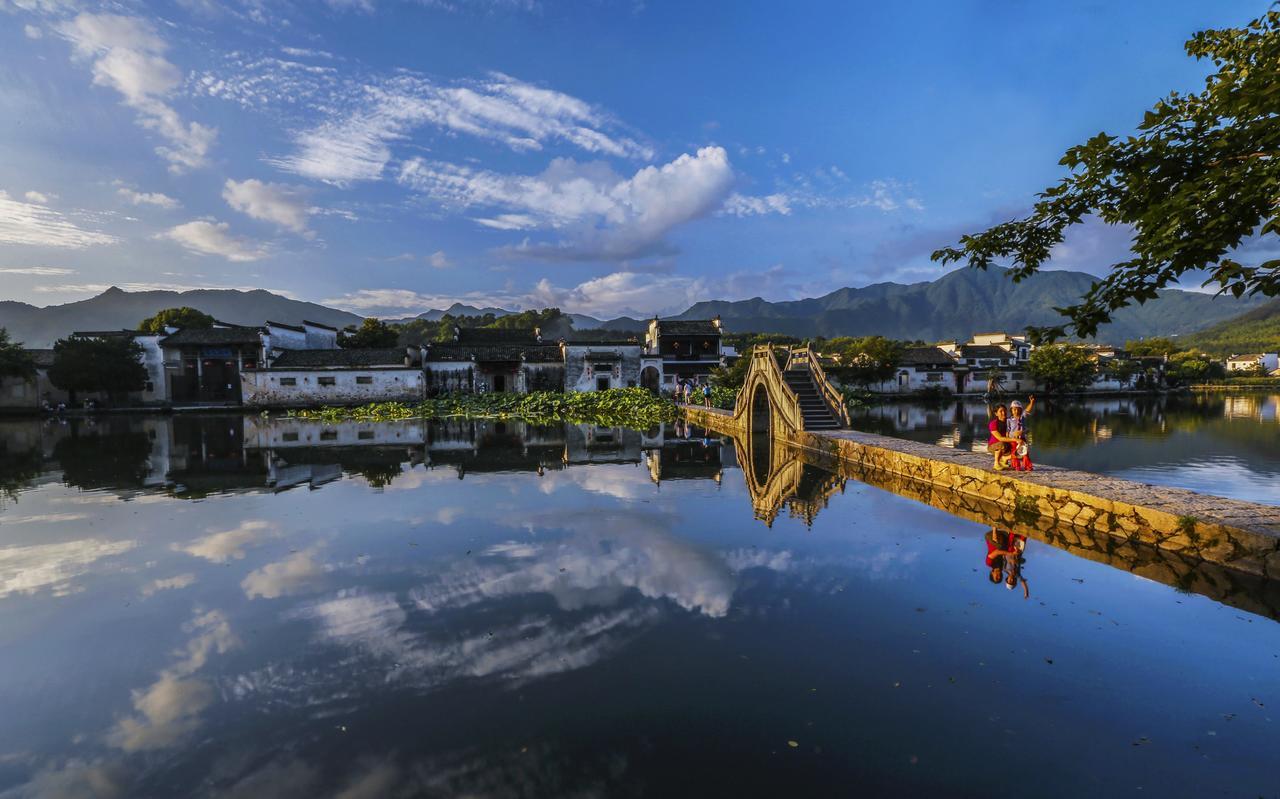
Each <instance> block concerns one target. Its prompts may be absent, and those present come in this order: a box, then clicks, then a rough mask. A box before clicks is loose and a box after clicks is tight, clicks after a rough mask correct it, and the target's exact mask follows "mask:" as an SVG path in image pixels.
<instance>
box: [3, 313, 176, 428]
mask: <svg viewBox="0 0 1280 799" xmlns="http://www.w3.org/2000/svg"><path fill="white" fill-rule="evenodd" d="M71 337H73V338H95V339H100V338H116V337H127V338H131V339H133V340H134V341H136V342H138V344H139V346H141V347H142V355H141V356H140V357H139V360H140V361H141V362H142V365H143V366H144V367H146V370H147V380H146V383H145V384H144V385H143V387H142V389H141V390H140V391H134V392H130V393H129V395H128V397H127V398H126V400H127V403H128V404H131V405H154V406H159V405H164V404H165V403H166V402H167V401H168V391H167V385H166V381H165V373H164V356H163V354H162V352H161V348H160V344H159V342H160V339H161V338H162V336H158V335H152V334H149V333H139V332H138V331H136V330H93V331H88V330H86V331H77V332H75V333H72V334H71ZM26 352H27V353H28V354H29V355H31V357H32V360H33V361H34V362H35V367H36V374H35V378H34V379H31V380H24V379H22V378H8V379H5V380H0V408H3V409H5V410H13V411H37V410H40V409H41V408H43V407H44V404H45V403H46V402H47V403H49V405H51V406H54V407H56V406H58V405H59V404H70V402H71V397H70V394H69V393H68V392H67V391H64V390H62V389H60V388H58V387H57V386H55V385H54V384H53V382H52V381H50V380H49V369H50V368H51V367H52V366H53V358H54V354H53V350H52V349H28V350H26ZM86 400H90V401H94V402H97V403H100V404H104V403H106V402H107V400H108V397H107V396H106V394H105V393H103V392H98V391H79V392H76V401H77V402H83V401H86Z"/></svg>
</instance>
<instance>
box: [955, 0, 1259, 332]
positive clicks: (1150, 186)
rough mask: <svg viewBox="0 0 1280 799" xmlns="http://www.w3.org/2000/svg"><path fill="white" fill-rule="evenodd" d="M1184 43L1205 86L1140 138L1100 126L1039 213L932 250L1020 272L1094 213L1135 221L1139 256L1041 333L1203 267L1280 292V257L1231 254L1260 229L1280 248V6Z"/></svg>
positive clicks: (1093, 326) (1171, 106)
mask: <svg viewBox="0 0 1280 799" xmlns="http://www.w3.org/2000/svg"><path fill="white" fill-rule="evenodd" d="M1186 51H1187V54H1188V55H1190V56H1191V57H1193V58H1196V59H1209V60H1211V61H1212V62H1213V63H1214V66H1215V67H1216V71H1215V72H1214V73H1213V74H1212V75H1210V76H1209V77H1208V78H1207V79H1206V80H1205V88H1204V91H1202V92H1199V93H1192V94H1179V93H1177V92H1174V93H1171V94H1170V95H1169V96H1168V97H1166V98H1164V99H1162V100H1159V101H1158V102H1157V103H1156V104H1155V107H1154V108H1153V109H1152V110H1150V111H1147V112H1146V114H1145V116H1144V117H1143V120H1142V123H1141V124H1140V125H1139V126H1138V132H1137V134H1136V135H1133V136H1126V137H1122V138H1121V137H1114V136H1110V135H1107V134H1106V133H1099V134H1098V135H1096V136H1094V137H1093V138H1091V139H1089V140H1088V141H1087V142H1085V143H1084V144H1081V145H1078V146H1076V147H1072V148H1071V149H1069V150H1067V152H1066V155H1064V156H1063V158H1062V160H1061V162H1060V163H1061V164H1062V165H1063V166H1065V167H1067V168H1068V169H1069V170H1070V174H1069V175H1068V176H1067V177H1065V178H1063V179H1062V181H1061V182H1059V183H1058V184H1057V185H1056V186H1052V187H1050V188H1048V189H1046V190H1045V191H1044V192H1042V193H1041V194H1040V195H1039V201H1038V202H1037V203H1036V204H1035V205H1034V206H1033V208H1032V211H1031V213H1030V215H1028V216H1027V217H1026V218H1023V219H1015V220H1013V221H1010V222H1005V223H1002V224H999V225H996V226H995V227H993V228H991V229H990V230H987V231H986V232H984V233H978V234H975V235H968V236H964V237H962V238H961V239H960V242H959V245H958V246H954V247H946V248H943V249H941V250H938V251H937V252H935V253H934V254H933V259H934V260H935V261H940V262H942V263H950V262H964V263H966V264H967V265H968V266H970V267H972V268H976V269H986V268H987V267H989V266H991V265H992V264H993V263H995V262H997V261H1011V262H1012V268H1011V270H1010V273H1009V274H1010V277H1012V279H1013V280H1014V281H1019V280H1023V279H1025V278H1027V277H1030V276H1031V275H1033V274H1035V273H1036V272H1037V271H1039V270H1040V268H1041V267H1042V266H1043V264H1044V263H1045V261H1047V260H1048V259H1049V257H1050V255H1051V253H1052V251H1053V249H1054V247H1055V246H1057V245H1058V244H1060V243H1062V241H1063V239H1064V234H1065V232H1066V231H1067V229H1068V228H1070V227H1072V226H1074V225H1077V224H1079V223H1081V222H1083V221H1084V220H1085V219H1086V218H1088V217H1090V216H1094V217H1096V218H1098V219H1100V220H1102V221H1103V222H1104V223H1106V224H1108V225H1122V226H1125V227H1128V228H1131V229H1132V230H1133V243H1132V248H1131V249H1132V255H1133V257H1132V258H1130V259H1128V260H1125V261H1121V262H1120V263H1117V264H1113V265H1112V267H1111V272H1110V273H1109V274H1108V275H1107V276H1106V277H1104V278H1102V279H1100V280H1098V281H1096V282H1095V283H1094V284H1093V286H1092V287H1091V288H1090V289H1089V291H1088V292H1087V293H1086V294H1085V295H1084V297H1082V298H1081V300H1080V302H1078V303H1077V304H1075V305H1071V306H1068V307H1066V308H1057V309H1055V310H1057V311H1058V312H1059V313H1061V314H1062V315H1063V316H1065V317H1066V319H1067V321H1066V322H1065V323H1064V324H1062V325H1057V326H1051V327H1045V328H1038V329H1034V330H1032V336H1033V339H1035V340H1036V341H1037V342H1038V341H1043V340H1052V339H1056V338H1059V337H1062V336H1065V335H1067V333H1068V331H1072V332H1074V333H1075V334H1076V335H1079V336H1082V337H1087V336H1091V335H1093V334H1094V333H1096V332H1097V329H1098V326H1099V325H1100V324H1103V323H1105V322H1107V321H1109V320H1110V318H1111V315H1112V314H1113V313H1114V312H1115V311H1117V310H1119V309H1120V308H1124V307H1125V306H1127V305H1129V304H1131V303H1133V302H1137V303H1139V304H1141V303H1143V302H1146V301H1147V300H1150V299H1154V298H1155V297H1157V296H1158V291H1159V289H1161V288H1164V287H1166V286H1168V285H1170V284H1172V283H1175V282H1176V281H1177V280H1178V278H1179V277H1181V276H1183V275H1186V274H1188V273H1194V272H1195V271H1196V270H1200V269H1207V270H1208V278H1207V279H1206V281H1205V283H1204V285H1210V284H1215V283H1216V284H1217V286H1218V288H1219V292H1220V293H1226V292H1229V293H1231V294H1233V295H1235V296H1237V297H1239V296H1241V295H1244V294H1250V295H1252V294H1263V295H1267V296H1274V295H1277V294H1280V259H1272V260H1268V261H1263V262H1261V263H1255V264H1252V265H1246V264H1242V263H1240V262H1238V261H1236V260H1235V259H1234V258H1232V257H1228V256H1230V255H1232V254H1233V251H1234V250H1235V249H1236V248H1237V247H1239V246H1240V245H1241V244H1242V243H1243V242H1244V241H1245V240H1246V239H1247V238H1249V237H1251V236H1253V235H1254V234H1255V233H1256V234H1257V235H1258V236H1260V237H1261V238H1262V239H1264V241H1263V245H1264V247H1265V246H1266V245H1267V244H1268V241H1265V240H1266V239H1270V241H1271V243H1270V247H1271V248H1272V249H1274V247H1275V244H1274V237H1275V236H1276V235H1277V234H1280V214H1278V213H1277V203H1276V186H1277V183H1278V182H1280V115H1277V114H1276V108H1277V102H1278V101H1277V97H1278V95H1277V94H1276V92H1277V90H1280V10H1276V9H1273V10H1270V11H1268V12H1267V13H1266V14H1265V15H1263V16H1262V17H1261V18H1259V19H1256V20H1254V21H1252V22H1250V23H1249V24H1248V25H1246V26H1245V27H1244V28H1226V29H1221V30H1206V31H1201V32H1199V33H1197V34H1195V35H1194V36H1192V37H1191V39H1190V40H1188V41H1187V43H1186ZM1260 249H1263V248H1260Z"/></svg>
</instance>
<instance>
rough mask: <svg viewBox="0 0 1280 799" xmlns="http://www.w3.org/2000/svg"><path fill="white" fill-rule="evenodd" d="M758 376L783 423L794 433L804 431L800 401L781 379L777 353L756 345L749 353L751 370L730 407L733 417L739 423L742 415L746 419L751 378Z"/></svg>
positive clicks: (775, 350)
mask: <svg viewBox="0 0 1280 799" xmlns="http://www.w3.org/2000/svg"><path fill="white" fill-rule="evenodd" d="M756 374H758V375H759V376H760V378H761V379H763V380H764V383H765V389H766V390H767V391H768V394H769V396H770V398H771V400H772V401H773V402H774V403H775V404H776V406H777V409H778V411H779V413H780V415H781V416H782V418H783V420H784V421H785V422H786V423H787V424H788V425H790V426H791V427H792V428H794V429H795V430H803V429H804V417H803V416H802V415H801V413H800V398H799V397H797V396H796V393H795V392H794V391H792V390H791V386H789V385H787V381H786V378H784V377H783V376H782V367H781V366H779V365H778V351H777V349H776V348H775V347H774V346H773V345H772V344H757V345H756V346H755V347H752V349H751V368H750V369H749V370H748V371H747V379H746V381H745V383H744V384H743V390H742V391H739V392H738V399H737V401H736V402H735V403H734V406H733V415H734V417H735V418H739V419H741V418H742V417H743V416H744V415H747V418H750V413H751V398H752V394H753V393H754V392H753V391H752V390H751V387H752V386H753V385H754V384H755V378H754V377H753V375H756Z"/></svg>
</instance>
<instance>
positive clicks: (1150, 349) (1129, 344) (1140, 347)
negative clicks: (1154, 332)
mask: <svg viewBox="0 0 1280 799" xmlns="http://www.w3.org/2000/svg"><path fill="white" fill-rule="evenodd" d="M1181 349H1182V348H1181V347H1179V346H1178V345H1177V344H1175V343H1173V339H1171V338H1164V337H1163V336H1152V337H1151V338H1144V339H1142V340H1141V341H1126V342H1125V345H1124V351H1125V352H1127V353H1129V354H1130V355H1133V356H1135V357H1141V356H1144V355H1172V354H1173V353H1175V352H1178V351H1179V350H1181Z"/></svg>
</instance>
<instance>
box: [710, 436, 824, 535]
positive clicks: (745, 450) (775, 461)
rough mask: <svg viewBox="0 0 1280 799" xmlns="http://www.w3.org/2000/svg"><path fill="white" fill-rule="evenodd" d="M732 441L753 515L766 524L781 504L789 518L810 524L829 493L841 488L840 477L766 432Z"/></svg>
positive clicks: (773, 517)
mask: <svg viewBox="0 0 1280 799" xmlns="http://www.w3.org/2000/svg"><path fill="white" fill-rule="evenodd" d="M733 443H734V448H735V449H736V450H737V454H738V463H740V464H742V473H743V475H744V477H745V479H746V483H747V491H748V492H749V493H750V494H751V506H752V507H753V508H754V509H755V514H756V518H757V519H759V520H761V521H763V522H764V523H765V524H767V525H768V526H770V527H772V526H773V520H774V519H776V518H778V514H779V513H781V512H782V508H783V506H784V505H785V506H787V507H788V508H789V510H790V514H791V518H793V519H796V518H799V519H804V522H805V524H806V525H809V526H812V525H813V520H814V518H816V517H817V515H818V511H820V510H822V509H823V508H825V507H826V506H827V501H828V499H829V498H830V497H831V495H832V494H834V493H835V492H836V491H840V492H842V493H843V492H844V484H845V480H844V478H843V477H841V476H839V475H838V474H835V473H833V472H829V471H826V470H823V469H820V468H817V467H816V466H812V465H810V464H807V463H805V462H804V461H802V460H801V459H800V457H799V455H798V454H797V453H796V452H794V451H791V450H789V449H788V448H787V447H785V446H783V445H782V444H781V443H780V442H776V441H773V440H771V439H770V438H769V436H767V435H761V434H756V435H752V436H739V437H736V438H734V441H733Z"/></svg>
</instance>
